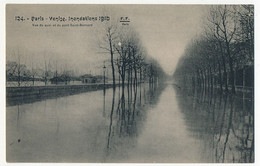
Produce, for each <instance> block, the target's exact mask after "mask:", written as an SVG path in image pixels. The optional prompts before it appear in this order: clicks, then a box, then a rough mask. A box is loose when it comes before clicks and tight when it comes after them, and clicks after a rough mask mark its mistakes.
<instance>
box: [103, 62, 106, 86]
mask: <svg viewBox="0 0 260 166" xmlns="http://www.w3.org/2000/svg"><path fill="white" fill-rule="evenodd" d="M103 76H104V90H105V87H106V66H105V62H104V66H103Z"/></svg>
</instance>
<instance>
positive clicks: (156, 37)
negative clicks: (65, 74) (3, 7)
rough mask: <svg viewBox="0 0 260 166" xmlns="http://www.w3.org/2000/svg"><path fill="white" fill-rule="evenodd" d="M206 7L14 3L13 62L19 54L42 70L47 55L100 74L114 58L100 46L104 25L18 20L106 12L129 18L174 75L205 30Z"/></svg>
mask: <svg viewBox="0 0 260 166" xmlns="http://www.w3.org/2000/svg"><path fill="white" fill-rule="evenodd" d="M206 8H207V6H205V5H204V6H203V5H202V6H199V5H38V6H37V5H34V6H32V5H31V6H29V5H9V6H8V7H7V21H6V22H7V23H6V26H7V60H9V59H10V60H12V59H15V58H16V56H15V55H17V53H18V50H19V53H20V54H21V55H22V58H23V60H22V61H23V62H24V63H26V64H27V65H30V64H31V63H32V61H33V62H34V63H35V64H37V65H39V66H42V65H43V63H42V60H43V59H44V56H45V58H46V59H47V60H50V61H55V60H56V59H57V60H58V61H59V62H60V60H61V61H62V62H60V63H63V64H67V65H68V66H70V67H72V68H74V67H75V68H77V69H78V70H82V71H84V72H87V71H89V70H90V68H95V70H97V72H98V71H99V70H100V66H101V65H102V62H103V61H104V59H108V58H109V55H108V54H101V53H100V52H99V51H98V50H97V46H96V35H98V34H97V29H98V28H99V27H100V26H102V24H103V23H98V22H94V23H93V26H92V27H63V28H60V27H46V28H43V27H33V26H32V23H33V22H31V21H24V22H19V21H15V20H14V18H15V16H24V17H26V18H27V17H31V16H43V17H50V16H55V17H56V16H64V17H68V16H102V15H104V14H106V15H108V16H110V17H111V18H112V19H117V18H119V17H121V16H128V17H129V18H130V21H131V22H130V24H131V26H133V27H134V28H135V29H136V31H137V32H138V33H139V34H140V36H141V40H142V42H143V44H144V46H145V47H146V49H147V51H148V53H149V55H150V56H152V57H154V58H155V59H156V60H158V61H159V63H160V64H161V65H162V67H163V69H164V70H165V72H167V73H170V74H172V73H173V71H174V69H175V67H176V65H177V62H178V59H179V58H180V56H181V55H182V53H183V51H184V48H185V46H186V45H187V44H188V42H189V41H190V40H191V38H193V37H194V36H195V35H196V34H198V33H200V32H201V23H202V21H201V19H202V16H203V14H204V12H205V10H206ZM35 23H37V22H35ZM38 23H41V22H38ZM42 23H43V24H47V23H48V21H44V22H42ZM67 23H71V22H67ZM81 23H82V22H81ZM52 24H53V22H52ZM61 24H62V23H61ZM40 60H41V61H40ZM36 62H37V63H36Z"/></svg>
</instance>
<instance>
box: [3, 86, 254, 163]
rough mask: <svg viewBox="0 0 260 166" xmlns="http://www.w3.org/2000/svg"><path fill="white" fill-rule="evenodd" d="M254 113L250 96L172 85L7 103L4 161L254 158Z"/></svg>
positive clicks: (252, 159)
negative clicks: (11, 104) (24, 102)
mask: <svg viewBox="0 0 260 166" xmlns="http://www.w3.org/2000/svg"><path fill="white" fill-rule="evenodd" d="M238 96H239V95H238ZM253 115H254V109H253V101H252V99H251V98H250V95H246V94H242V97H230V96H224V95H219V94H214V95H213V94H210V93H206V92H205V91H197V90H196V91H193V92H192V91H188V90H183V89H180V88H178V87H176V86H174V85H164V86H162V85H161V86H158V87H154V86H150V87H149V86H148V85H142V86H141V87H138V88H137V89H134V88H133V89H132V90H131V89H128V88H125V91H124V93H122V89H119V88H117V89H116V91H115V92H113V90H112V89H107V90H106V91H105V92H104V91H95V92H87V93H81V94H76V95H71V96H65V97H59V98H56V99H46V100H43V101H38V102H34V103H30V104H22V105H14V106H9V107H7V110H6V121H7V124H6V129H7V137H6V150H7V154H6V155H7V161H8V162H91V163H93V162H138V163H140V162H141V163H142V162H149V163H151V162H160V163H164V162H173V163H176V162H177V163H183V162H184V163H190V162H192V163H194V162H195V163H198V162H199V163H202V162H203V163H204V162H253V161H254V143H253V142H254V140H253V138H254V126H253V124H254V122H253V120H254V117H253Z"/></svg>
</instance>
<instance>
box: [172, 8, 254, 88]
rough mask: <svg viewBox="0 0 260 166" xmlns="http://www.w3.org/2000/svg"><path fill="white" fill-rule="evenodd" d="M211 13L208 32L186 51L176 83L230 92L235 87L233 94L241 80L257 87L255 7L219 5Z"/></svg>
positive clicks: (194, 41)
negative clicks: (255, 70)
mask: <svg viewBox="0 0 260 166" xmlns="http://www.w3.org/2000/svg"><path fill="white" fill-rule="evenodd" d="M207 14H208V15H207V17H205V18H206V19H205V20H204V21H205V23H204V24H203V26H204V27H203V28H204V33H203V34H202V35H200V36H199V37H197V38H196V39H194V40H192V42H191V43H190V44H189V45H188V47H187V48H186V50H185V53H184V56H183V58H182V59H181V60H180V61H179V64H178V67H177V70H176V72H175V73H174V78H175V80H176V81H178V82H179V83H181V84H182V83H184V84H185V83H186V84H189V85H192V86H200V87H203V88H205V87H207V88H208V89H213V88H215V87H218V88H220V90H221V91H223V90H224V91H226V92H228V91H229V87H231V92H232V93H235V91H236V85H238V83H237V81H238V80H240V82H242V86H243V87H245V86H246V82H247V86H251V87H253V81H254V79H253V74H254V73H253V72H254V70H253V68H254V6H253V5H216V6H211V8H210V10H209V12H208V13H207ZM239 73H242V74H240V75H238V74H239ZM239 76H240V78H239ZM241 77H242V80H241Z"/></svg>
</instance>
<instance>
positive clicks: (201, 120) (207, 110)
mask: <svg viewBox="0 0 260 166" xmlns="http://www.w3.org/2000/svg"><path fill="white" fill-rule="evenodd" d="M175 90H176V92H177V94H178V95H179V97H178V104H179V107H180V108H181V110H182V112H183V114H184V116H185V119H186V124H187V126H188V128H189V130H190V133H191V135H192V136H193V137H195V138H196V139H198V140H199V141H200V142H201V144H202V146H203V151H204V153H203V155H204V157H205V158H208V159H209V162H217V163H224V162H225V163H227V162H228V163H230V162H231V163H232V162H233V163H252V162H254V107H253V98H252V94H250V93H238V94H237V95H236V96H231V95H226V94H218V93H217V92H208V91H205V90H200V89H195V90H192V91H189V90H186V89H179V88H177V87H176V88H175Z"/></svg>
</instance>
